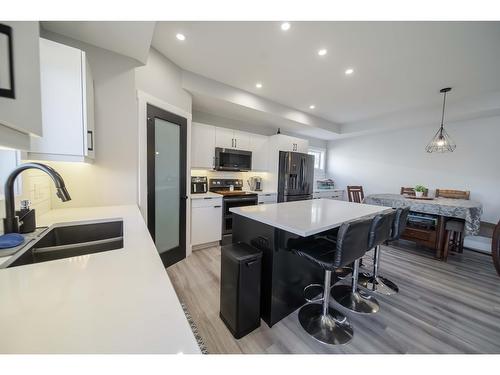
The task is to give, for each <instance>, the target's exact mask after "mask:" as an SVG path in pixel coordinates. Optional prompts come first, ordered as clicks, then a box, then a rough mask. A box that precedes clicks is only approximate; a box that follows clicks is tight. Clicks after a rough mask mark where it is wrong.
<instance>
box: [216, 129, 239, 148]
mask: <svg viewBox="0 0 500 375" xmlns="http://www.w3.org/2000/svg"><path fill="white" fill-rule="evenodd" d="M215 146H216V147H222V148H236V147H235V146H234V130H233V129H226V128H218V127H217V128H215Z"/></svg>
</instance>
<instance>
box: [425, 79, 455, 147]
mask: <svg viewBox="0 0 500 375" xmlns="http://www.w3.org/2000/svg"><path fill="white" fill-rule="evenodd" d="M449 91H451V87H446V88H444V89H441V90H440V91H439V92H440V93H442V94H444V95H443V113H442V115H441V126H440V127H439V130H438V131H437V133H436V134H435V135H434V137H433V138H432V140H431V141H430V142H429V144H428V145H427V147H426V148H425V151H427V152H429V153H431V152H453V151H455V149H456V148H457V145H456V144H455V142H453V139H451V137H450V135H449V134H448V133H447V132H446V130H444V108H445V106H446V93H448V92H449Z"/></svg>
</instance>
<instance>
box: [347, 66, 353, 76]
mask: <svg viewBox="0 0 500 375" xmlns="http://www.w3.org/2000/svg"><path fill="white" fill-rule="evenodd" d="M352 73H354V69H352V68H349V69H346V71H345V75H346V76H349V75H351V74H352Z"/></svg>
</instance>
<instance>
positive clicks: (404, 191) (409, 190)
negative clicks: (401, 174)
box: [400, 186, 429, 197]
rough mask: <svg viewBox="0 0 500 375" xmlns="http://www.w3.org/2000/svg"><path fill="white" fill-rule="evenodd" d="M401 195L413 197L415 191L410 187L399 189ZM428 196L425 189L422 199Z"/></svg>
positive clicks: (427, 191) (427, 190)
mask: <svg viewBox="0 0 500 375" xmlns="http://www.w3.org/2000/svg"><path fill="white" fill-rule="evenodd" d="M400 194H401V195H411V196H413V197H414V196H415V189H414V188H412V187H403V186H402V187H401V193H400ZM428 194H429V189H425V191H424V197H426V196H427V195H428Z"/></svg>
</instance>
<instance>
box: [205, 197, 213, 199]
mask: <svg viewBox="0 0 500 375" xmlns="http://www.w3.org/2000/svg"><path fill="white" fill-rule="evenodd" d="M203 199H213V198H212V197H204V198H203Z"/></svg>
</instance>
